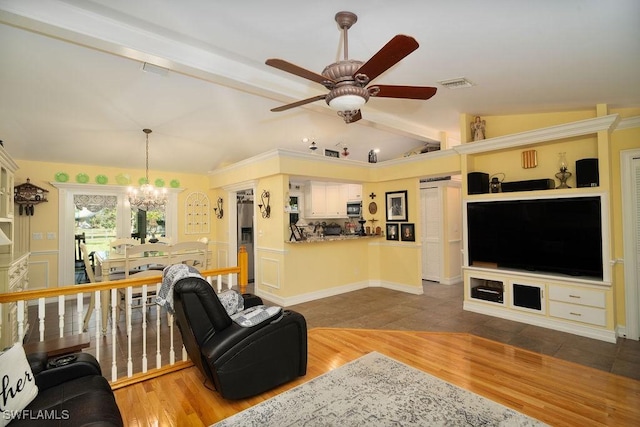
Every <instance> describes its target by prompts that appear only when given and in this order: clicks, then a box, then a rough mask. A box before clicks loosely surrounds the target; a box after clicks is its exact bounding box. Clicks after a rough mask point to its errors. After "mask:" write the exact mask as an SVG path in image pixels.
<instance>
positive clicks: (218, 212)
mask: <svg viewBox="0 0 640 427" xmlns="http://www.w3.org/2000/svg"><path fill="white" fill-rule="evenodd" d="M222 202H223V201H222V197H218V201H217V202H216V203H217V205H218V206H217V207H215V208H213V211H214V212H215V213H216V218H218V219H222V217H223V216H224V211H223V210H222Z"/></svg>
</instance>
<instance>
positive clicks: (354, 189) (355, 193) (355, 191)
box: [344, 184, 362, 202]
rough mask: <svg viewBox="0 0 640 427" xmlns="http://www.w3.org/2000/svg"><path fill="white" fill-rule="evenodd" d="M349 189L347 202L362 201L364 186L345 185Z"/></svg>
mask: <svg viewBox="0 0 640 427" xmlns="http://www.w3.org/2000/svg"><path fill="white" fill-rule="evenodd" d="M344 185H345V186H346V187H347V200H348V201H350V202H353V201H357V202H360V201H362V184H344Z"/></svg>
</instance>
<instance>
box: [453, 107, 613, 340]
mask: <svg viewBox="0 0 640 427" xmlns="http://www.w3.org/2000/svg"><path fill="white" fill-rule="evenodd" d="M616 120H617V116H616V115H611V116H603V117H597V118H594V119H589V120H583V121H580V122H574V123H569V124H566V125H560V126H555V127H553V128H546V129H539V130H536V131H530V132H524V133H521V134H516V135H513V136H506V137H500V138H495V139H494V140H485V141H481V142H475V143H473V144H463V145H461V146H459V147H456V150H457V151H458V152H459V153H460V154H461V155H462V165H463V168H462V172H463V177H466V176H467V174H468V173H470V172H489V171H486V170H482V166H478V164H482V162H486V159H487V154H488V153H491V152H499V154H500V156H502V157H503V158H507V157H508V156H509V155H510V153H512V158H514V159H518V158H519V157H520V155H521V153H522V152H523V150H525V148H526V149H527V150H530V149H532V148H533V149H536V148H540V150H541V151H544V152H549V153H553V156H554V157H553V158H552V157H551V156H552V155H549V156H550V157H549V159H540V161H541V162H542V161H548V162H553V163H554V164H555V163H556V161H557V159H556V158H555V156H557V152H562V151H565V149H564V144H565V142H564V141H566V139H567V138H575V137H585V138H587V137H588V138H589V139H590V141H589V143H591V144H593V152H597V153H598V154H597V157H598V158H599V163H600V164H599V183H600V185H599V187H595V188H564V189H552V190H544V191H526V192H525V191H521V192H511V193H493V194H468V193H469V191H468V186H467V185H466V183H465V185H463V201H485V200H486V201H500V200H505V199H518V198H531V197H538V196H540V197H549V196H550V195H551V194H553V193H551V192H555V194H557V195H558V196H555V197H573V196H592V195H600V196H602V200H603V203H604V205H603V206H604V207H603V212H604V217H603V221H602V235H603V252H604V253H603V260H602V262H603V271H604V274H603V277H602V279H598V278H593V279H592V278H584V277H572V276H568V275H560V274H557V275H556V274H547V273H537V272H529V271H524V270H511V269H503V268H500V267H499V266H495V265H494V266H482V265H469V262H468V257H467V255H468V254H466V253H465V252H464V251H463V253H464V254H465V256H464V260H463V276H464V288H465V295H464V309H465V310H470V311H474V312H479V313H483V314H487V315H491V316H497V317H503V318H506V319H510V320H516V321H520V322H524V323H529V324H534V325H538V326H543V327H547V328H552V329H556V330H561V331H565V332H569V333H574V334H577V335H582V336H587V337H590V338H596V339H600V340H604V341H609V342H615V341H616V333H615V319H614V306H613V305H614V304H613V301H614V297H613V289H612V278H611V270H610V259H611V249H610V243H609V240H610V233H611V225H610V223H609V221H608V218H606V212H608V210H609V206H608V205H607V204H608V203H609V202H608V199H609V198H608V197H607V195H608V194H609V192H610V191H611V189H610V188H609V187H610V184H609V178H608V177H609V157H608V151H609V135H608V133H607V132H602V131H608V130H610V129H611V126H613V125H614V123H615V122H616ZM591 141H593V142H591ZM540 178H548V177H547V176H541V177H540ZM464 227H465V230H464V231H465V247H468V242H467V236H468V233H467V224H466V217H465V221H464ZM513 238H514V239H517V238H518V236H513ZM575 250H580V248H575Z"/></svg>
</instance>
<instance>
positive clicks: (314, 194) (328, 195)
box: [304, 181, 348, 218]
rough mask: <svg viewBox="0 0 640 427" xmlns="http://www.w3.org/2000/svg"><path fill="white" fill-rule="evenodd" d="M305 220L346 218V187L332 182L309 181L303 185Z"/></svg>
mask: <svg viewBox="0 0 640 427" xmlns="http://www.w3.org/2000/svg"><path fill="white" fill-rule="evenodd" d="M304 191H305V197H304V199H305V206H304V214H305V218H346V217H347V197H348V195H347V187H346V185H345V184H340V183H333V182H319V181H310V182H308V183H307V184H306V185H305V189H304Z"/></svg>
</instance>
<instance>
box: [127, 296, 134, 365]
mask: <svg viewBox="0 0 640 427" xmlns="http://www.w3.org/2000/svg"><path fill="white" fill-rule="evenodd" d="M132 301H133V288H132V287H131V286H128V287H127V304H126V306H127V312H126V316H125V317H126V321H127V322H126V323H127V376H128V377H131V376H132V375H133V360H132V359H131V303H132Z"/></svg>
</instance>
